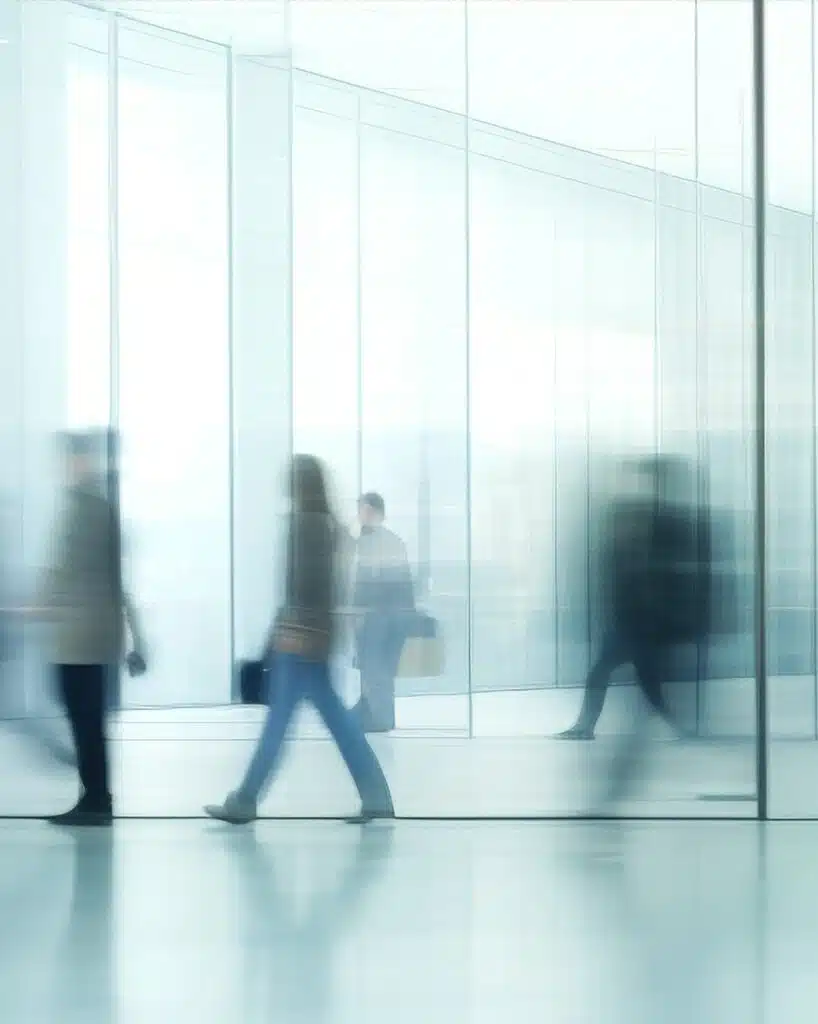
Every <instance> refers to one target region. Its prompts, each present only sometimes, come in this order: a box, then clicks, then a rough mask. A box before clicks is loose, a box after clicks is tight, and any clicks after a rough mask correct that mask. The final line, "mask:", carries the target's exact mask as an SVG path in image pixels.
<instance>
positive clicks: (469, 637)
mask: <svg viewBox="0 0 818 1024" xmlns="http://www.w3.org/2000/svg"><path fill="white" fill-rule="evenodd" d="M469 3H470V0H463V109H464V111H465V124H464V138H463V141H464V144H465V151H464V153H463V158H464V159H463V169H464V174H463V185H464V195H463V201H464V214H465V224H464V227H465V232H464V236H465V237H464V242H465V245H464V255H465V260H466V265H465V268H464V271H465V280H464V284H465V293H466V294H465V309H464V326H465V343H466V345H465V364H466V365H465V374H466V382H465V383H466V404H465V410H464V412H465V421H466V422H465V425H466V446H465V448H466V450H465V453H464V455H465V461H466V522H465V527H466V692H467V695H468V735H469V739H472V738H473V737H474V700H473V695H472V676H473V674H474V670H473V665H472V662H473V658H474V595H473V592H472V579H473V568H472V557H473V554H474V537H473V532H474V531H473V523H472V517H473V515H474V508H473V502H472V443H473V442H472V379H471V373H472V364H471V297H472V296H471V249H472V245H471V243H472V239H471V143H472V140H471V93H470V75H469V72H470V66H471V65H470V60H469V48H470V47H469V43H470V38H469Z"/></svg>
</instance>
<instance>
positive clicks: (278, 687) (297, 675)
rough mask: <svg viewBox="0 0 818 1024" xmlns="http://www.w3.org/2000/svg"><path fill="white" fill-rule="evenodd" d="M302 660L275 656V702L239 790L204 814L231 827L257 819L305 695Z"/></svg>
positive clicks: (210, 805)
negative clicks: (294, 717)
mask: <svg viewBox="0 0 818 1024" xmlns="http://www.w3.org/2000/svg"><path fill="white" fill-rule="evenodd" d="M301 660H302V659H300V658H296V657H295V656H294V655H290V654H281V655H276V659H275V676H276V678H275V682H274V683H273V682H272V680H271V684H270V685H274V686H275V701H274V702H273V703H271V704H270V706H269V708H268V710H267V717H266V718H265V720H264V727H263V729H262V732H261V736H259V739H258V742H257V743H256V748H255V751H254V752H253V756H252V758H251V759H250V764H249V765H248V766H247V771H246V772H245V774H244V779H243V780H242V783H241V785H240V786H239V788H238V789H237V790H236V791H235V792H233V793H231V794H230V795H229V796H228V797H227V799H226V800H225V802H224V803H223V804H209V805H208V806H207V807H205V812H206V813H207V814H209V815H210V817H211V818H218V819H220V820H222V821H227V822H230V823H231V824H242V823H244V822H248V821H252V820H253V819H254V818H255V817H256V808H257V806H258V802H259V800H260V799H261V797H262V795H263V793H264V791H265V790H266V788H267V786H268V785H269V784H270V782H271V780H272V777H273V775H274V773H275V771H276V769H277V768H278V766H279V764H280V762H281V754H282V750H283V747H284V740H285V738H286V735H287V730H288V728H289V725H290V721H291V720H292V716H293V713H294V711H295V709H296V707H297V706H298V703H299V701H300V700H301V698H302V695H303V692H304V685H303V678H302V677H303V673H302V670H301V664H300V663H301Z"/></svg>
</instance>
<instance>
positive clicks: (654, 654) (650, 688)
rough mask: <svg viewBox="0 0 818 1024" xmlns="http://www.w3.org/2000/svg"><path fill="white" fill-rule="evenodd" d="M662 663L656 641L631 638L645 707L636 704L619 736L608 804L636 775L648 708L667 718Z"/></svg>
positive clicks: (642, 757)
mask: <svg viewBox="0 0 818 1024" xmlns="http://www.w3.org/2000/svg"><path fill="white" fill-rule="evenodd" d="M663 663H664V659H663V651H662V649H661V648H660V647H659V646H658V645H656V644H655V643H653V642H652V641H651V640H649V639H643V640H638V641H636V642H635V645H634V652H633V666H634V669H635V672H636V681H637V685H638V687H639V689H640V691H641V692H642V694H643V696H644V697H645V701H646V703H647V705H649V707H645V706H641V707H637V709H636V712H635V715H636V718H635V720H634V723H633V727H632V729H631V731H630V733H629V734H628V735H627V736H625V737H623V738H622V740H621V741H620V745H619V747H618V749H617V750H616V752H615V754H614V758H613V761H612V763H611V768H610V772H609V774H608V783H607V793H606V795H605V801H604V803H605V806H606V807H608V808H611V807H614V806H615V805H616V804H618V803H619V802H620V801H622V800H623V799H625V798H626V797H627V796H628V794H629V792H630V790H631V789H632V787H633V783H634V782H635V781H636V780H637V778H638V777H639V774H640V769H641V767H642V765H643V764H644V762H645V754H646V750H647V747H648V743H649V727H650V713H649V712H650V710H651V709H652V710H653V711H655V712H657V713H658V714H660V715H662V717H663V718H666V719H667V720H668V721H670V712H669V710H668V708H667V705H666V704H665V700H664V697H663V695H662V682H663V672H662V666H663Z"/></svg>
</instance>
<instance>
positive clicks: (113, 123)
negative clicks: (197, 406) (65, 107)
mask: <svg viewBox="0 0 818 1024" xmlns="http://www.w3.org/2000/svg"><path fill="white" fill-rule="evenodd" d="M108 256H109V270H108V289H109V296H110V298H109V317H110V338H109V346H110V370H109V375H110V407H109V410H108V416H109V422H110V425H111V427H112V428H113V429H116V428H117V426H118V425H119V25H118V22H117V18H116V16H115V15H110V16H109V19H108ZM116 497H117V498H118V495H117V496H116ZM116 512H117V515H119V508H118V507H117V509H116Z"/></svg>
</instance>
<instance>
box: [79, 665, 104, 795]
mask: <svg viewBox="0 0 818 1024" xmlns="http://www.w3.org/2000/svg"><path fill="white" fill-rule="evenodd" d="M83 668H84V671H83V677H84V681H85V682H84V688H83V686H82V684H80V687H81V688H83V701H84V709H83V710H84V716H83V717H84V726H83V729H84V740H83V741H84V743H85V745H86V748H87V749H86V769H85V770H86V781H85V798H86V801H87V803H88V805H89V806H90V807H91V808H93V809H94V810H100V811H105V810H108V811H110V809H111V803H112V801H111V785H110V773H109V765H108V741H107V737H106V735H105V713H106V711H107V704H108V696H107V690H108V668H107V666H105V665H86V666H83Z"/></svg>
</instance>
